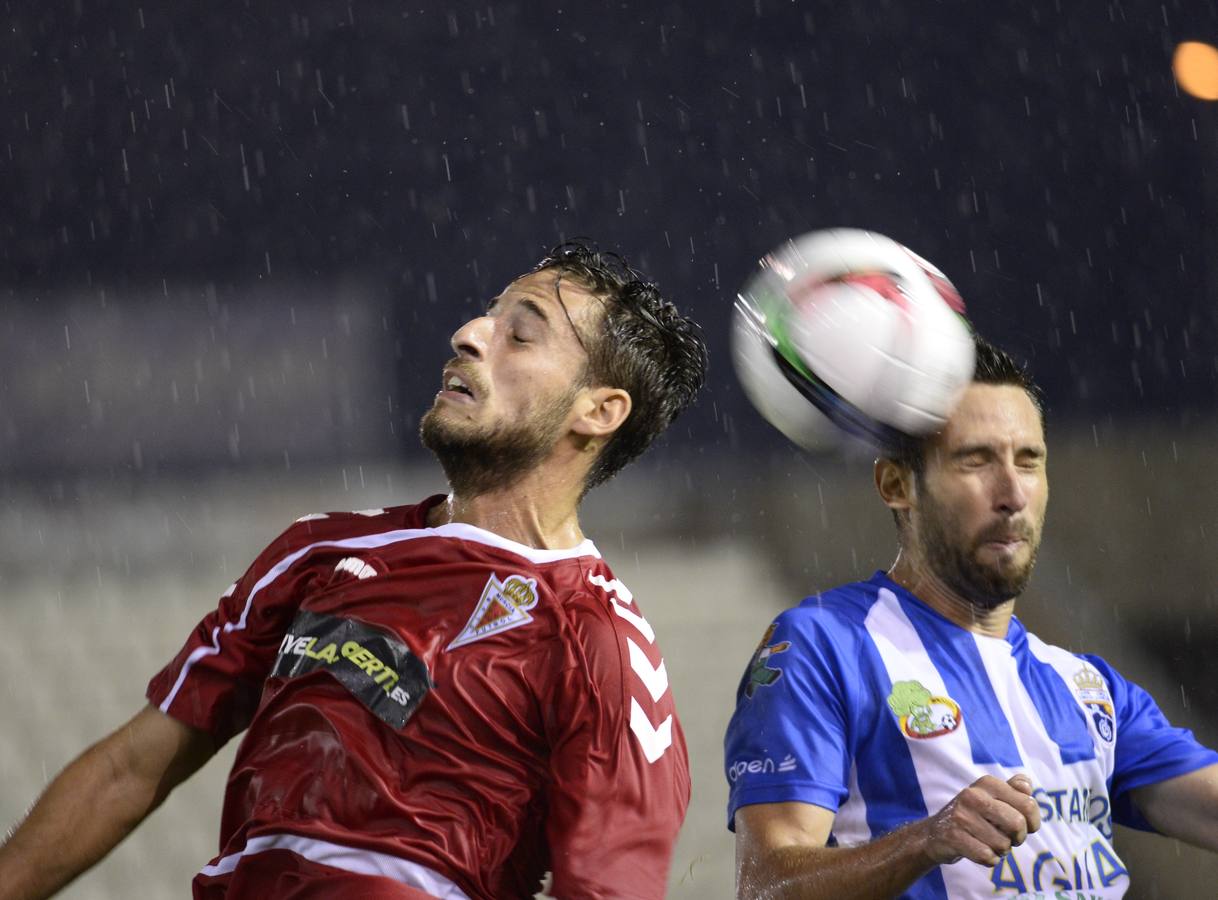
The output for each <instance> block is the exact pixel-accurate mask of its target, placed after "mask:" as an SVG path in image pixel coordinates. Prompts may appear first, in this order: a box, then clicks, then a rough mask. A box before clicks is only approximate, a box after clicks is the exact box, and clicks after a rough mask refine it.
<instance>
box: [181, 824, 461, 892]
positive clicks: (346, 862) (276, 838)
mask: <svg viewBox="0 0 1218 900" xmlns="http://www.w3.org/2000/svg"><path fill="white" fill-rule="evenodd" d="M267 850H290V851H291V852H293V853H295V854H296V855H297V856H303V857H304V858H305V859H308V860H311V861H313V862H315V863H320V864H321V865H323V866H331V867H333V868H335V869H342V870H343V871H345V872H355V873H356V874H358V875H379V876H380V877H381V878H392V879H393V880H394V881H396V882H398V883H400V884H404V885H407V886H408V887H412V888H418V889H419V890H421V891H425V892H426V893H428V894H430V895H431V896H433V897H436V898H438V900H469V895H467V894H466V893H465V892H464V891H462V890H461V889H460V888H459V887H457V885H456V884H454V883H453V882H452V881H449V880H448V879H447V878H445V877H444V876H443V875H441V874H440V873H439V872H434V871H432V870H431V869H429V868H427V867H426V866H421V865H419V864H418V863H415V862H411V861H410V860H408V859H401V858H400V857H397V856H391V855H390V854H388V853H377V852H375V851H373V850H361V849H358V848H356V847H344V846H343V845H342V844H333V843H331V842H329V841H319V840H316V839H315V838H307V837H301V836H300V835H298V834H260V835H258V837H253V838H250V839H249V840H248V841H247V842H246V844H245V846H244V847H243V848H242V849H240V850H238V851H237V852H236V853H230V854H229V855H228V856H225V857H222V858H220V859H219V860H217V861H216V862H215V863H214V864H213V865H207V866H204V867H203V868H202V869H200V870H199V874H200V875H206V876H208V877H210V878H214V877H216V876H218V875H227V874H228V873H229V872H231V871H233V870H234V869H235V868H237V864H238V863H239V862H241V860H242V859H243V858H245V857H247V856H254V855H256V854H258V853H265V852H266V851H267Z"/></svg>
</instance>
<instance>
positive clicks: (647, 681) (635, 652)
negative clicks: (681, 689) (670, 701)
mask: <svg viewBox="0 0 1218 900" xmlns="http://www.w3.org/2000/svg"><path fill="white" fill-rule="evenodd" d="M626 646H627V647H628V648H629V649H630V668H632V669H634V672H635V674H636V675H638V676H639V678H641V679H642V680H643V685H644V686H645V687H646V688H647V693H649V694H651V699H652V700H655V701H657V702H658V701H659V699H660V698H661V697H663V696H664V692H665V691H666V690H668V668H667V667H666V666H665V665H664V660H663V659H661V660H660V664H659V665H658V666H654V667H653V666H652V665H651V660H649V659H648V658H647V654H646V653H644V652H643V648H642V647H640V646H639V645H638V644H636V643H635V642H634V641H632V640H630V638H626Z"/></svg>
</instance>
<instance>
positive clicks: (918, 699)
mask: <svg viewBox="0 0 1218 900" xmlns="http://www.w3.org/2000/svg"><path fill="white" fill-rule="evenodd" d="M888 708H889V709H891V710H892V712H893V714H894V715H895V716H896V717H897V722H898V724H899V725H900V728H901V733H902V734H903V735H905V736H906V737H907V738H913V739H914V740H918V741H920V740H925V739H927V738H936V737H941V736H942V735H945V734H951V733H952V732H953V731H955V730H956V729H957V728H959V727H960V722H961V719H962V716H961V713H960V705H959V704H958V703H956V701H955V700H953V699H952V698H951V697H938V696H935V695H934V694H932V693H931V692H930V691H929V690H927V689H926V688H925V687H924V686H923V685H922V683H921V682H920V681H897V682H894V683H893V685H892V693H890V694H889V695H888Z"/></svg>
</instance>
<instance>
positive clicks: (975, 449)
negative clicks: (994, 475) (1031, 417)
mask: <svg viewBox="0 0 1218 900" xmlns="http://www.w3.org/2000/svg"><path fill="white" fill-rule="evenodd" d="M995 452H996V451H995V449H994V447H993V446H992V445H990V444H965V445H964V446H963V447H957V448H956V449H955V450H953V451H952V453H951V458H952V459H963V458H964V457H966V456H971V455H972V454H974V453H985V454H990V455H993V454H994V453H995ZM1020 454H1031V455H1032V456H1037V457H1040V456H1046V455H1047V451H1046V449H1045V447H1044V446H1043V445H1040V444H1025V445H1023V446H1020V447H1016V448H1015V455H1016V456H1018V455H1020Z"/></svg>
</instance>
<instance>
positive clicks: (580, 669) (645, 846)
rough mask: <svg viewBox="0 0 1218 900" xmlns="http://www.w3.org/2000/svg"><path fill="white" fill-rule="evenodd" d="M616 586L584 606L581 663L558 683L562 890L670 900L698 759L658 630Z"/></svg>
mask: <svg viewBox="0 0 1218 900" xmlns="http://www.w3.org/2000/svg"><path fill="white" fill-rule="evenodd" d="M614 586H617V587H619V588H620V591H619V592H618V593H617V594H614V593H613V587H614ZM605 588H606V595H602V596H599V597H598V596H596V595H595V594H589V595H586V596H581V597H579V598H577V599H576V600H575V602H574V603H573V604H572V607H571V608H572V612H573V616H572V630H573V634H572V635H571V636H570V640H571V641H572V642H573V644H574V645H575V646H574V648H573V649H574V652H573V654H572V657H571V658H573V659H574V660H575V665H574V666H572V667H569V668H567V669H566V670H565V671H563V672H562V673H561V674H560V675H559V676H558V678H556V679H555V683H554V687H553V693H552V695H551V704H550V708H549V710H548V715H549V719H550V729H551V733H550V738H551V742H550V743H551V776H552V779H553V781H552V788H551V793H550V809H549V815H548V819H547V839H548V843H549V846H550V857H551V869H552V872H553V877H554V882H553V890H552V893H553V894H554V896H556V897H559V898H562V900H585V898H586V900H592V898H631V900H636V898H637V900H644V898H646V900H652V898H655V900H659V898H663V897H664V895H665V893H666V885H667V881H668V870H669V866H670V863H671V860H672V851H673V845H674V844H675V843H676V839H677V832H678V831H679V830H680V827H681V823H682V821H683V820H684V818H685V810H686V807H687V806H688V805H689V761H688V758H687V755H686V750H685V739H684V736H683V735H682V733H681V728H680V725H679V723H678V722H677V717H676V709H675V706H674V704H673V699H672V691H671V689H670V688H669V686H668V676H667V670H666V668H665V666H664V661H663V658H662V657H661V655H660V651H659V647H658V646H657V645H656V642H655V634H654V632H653V631H652V629H651V626H650V625H648V624H647V622H646V620H645V619H644V618H643V617H642V615H641V614H640V613H639V612H638V610H637V609H636V608H635V607H634V604H633V600H632V599H631V600H630V602H625V598H629V597H630V594H629V591H626V590H625V588H624V587H621V584H620V582H617V581H612V582H609V583H608V584H607V585H605ZM593 590H599V587H596V588H594V589H593ZM615 607H616V609H615ZM618 610H621V612H619V611H618Z"/></svg>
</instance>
